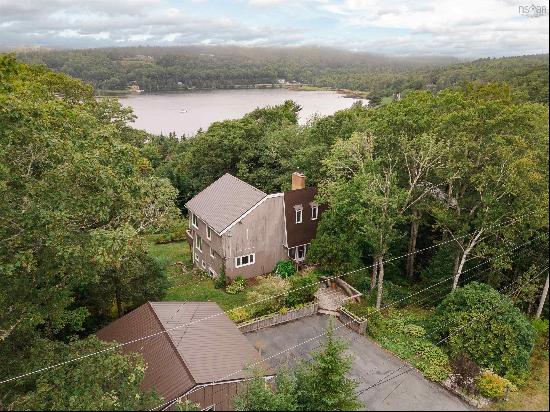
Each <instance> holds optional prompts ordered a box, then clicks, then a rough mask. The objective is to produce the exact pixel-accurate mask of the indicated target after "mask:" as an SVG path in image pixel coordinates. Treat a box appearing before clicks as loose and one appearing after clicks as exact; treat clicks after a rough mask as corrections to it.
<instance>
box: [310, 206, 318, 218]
mask: <svg viewBox="0 0 550 412" xmlns="http://www.w3.org/2000/svg"><path fill="white" fill-rule="evenodd" d="M318 216H319V206H317V205H311V220H317V217H318Z"/></svg>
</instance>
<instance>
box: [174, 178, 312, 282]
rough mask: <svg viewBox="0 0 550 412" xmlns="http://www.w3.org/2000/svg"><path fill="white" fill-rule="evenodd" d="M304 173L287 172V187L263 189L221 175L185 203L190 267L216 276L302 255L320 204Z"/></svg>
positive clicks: (259, 270) (254, 270)
mask: <svg viewBox="0 0 550 412" xmlns="http://www.w3.org/2000/svg"><path fill="white" fill-rule="evenodd" d="M316 193H317V191H316V189H315V188H306V187H305V176H304V175H302V174H300V173H294V174H293V175H292V190H291V191H288V192H284V193H274V194H267V193H264V192H262V191H261V190H259V189H257V188H255V187H254V186H251V185H249V184H248V183H246V182H243V181H242V180H240V179H238V178H236V177H234V176H232V175H230V174H225V175H223V176H222V177H220V178H219V179H218V180H216V181H215V182H214V183H212V184H211V185H210V186H208V187H207V188H206V189H204V190H203V191H202V192H200V193H199V194H197V195H196V196H195V197H194V198H192V199H191V200H190V201H189V202H187V204H186V205H185V206H186V208H187V209H188V211H189V231H188V241H189V244H190V247H191V249H192V254H193V261H194V263H195V265H196V266H198V267H200V268H202V269H203V270H205V271H207V272H208V273H209V274H210V275H211V276H213V277H216V276H218V275H219V273H220V271H221V270H222V268H223V270H225V274H226V275H227V276H228V277H230V278H234V277H236V276H242V277H244V278H250V277H254V276H257V275H261V274H264V273H269V272H271V271H272V270H273V269H274V267H275V265H276V264H277V262H279V261H280V260H283V259H288V258H291V259H293V260H294V261H296V262H297V263H299V262H302V261H303V260H304V259H305V256H306V253H307V248H308V245H309V244H310V243H311V240H312V239H313V237H314V236H315V232H316V230H317V222H318V220H319V217H320V215H321V213H322V207H320V206H319V205H317V203H315V201H314V198H315V195H316Z"/></svg>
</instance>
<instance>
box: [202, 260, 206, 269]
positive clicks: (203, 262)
mask: <svg viewBox="0 0 550 412" xmlns="http://www.w3.org/2000/svg"><path fill="white" fill-rule="evenodd" d="M202 268H203V269H206V262H205V261H204V260H203V261H202Z"/></svg>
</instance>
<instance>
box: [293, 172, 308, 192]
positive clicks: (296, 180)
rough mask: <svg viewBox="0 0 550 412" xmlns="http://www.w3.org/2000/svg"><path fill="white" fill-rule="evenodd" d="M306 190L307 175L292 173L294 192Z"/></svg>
mask: <svg viewBox="0 0 550 412" xmlns="http://www.w3.org/2000/svg"><path fill="white" fill-rule="evenodd" d="M305 188H306V175H304V174H303V173H300V172H294V173H292V190H298V189H305Z"/></svg>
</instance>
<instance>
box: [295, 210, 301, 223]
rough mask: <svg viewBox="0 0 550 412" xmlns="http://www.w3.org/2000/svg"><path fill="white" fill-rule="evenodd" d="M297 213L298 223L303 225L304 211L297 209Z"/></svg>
mask: <svg viewBox="0 0 550 412" xmlns="http://www.w3.org/2000/svg"><path fill="white" fill-rule="evenodd" d="M295 211H296V223H302V209H301V208H300V209H295Z"/></svg>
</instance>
